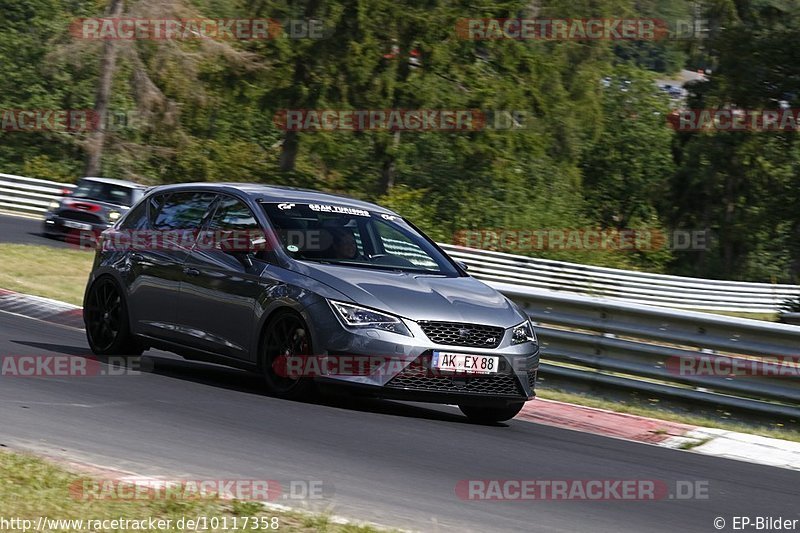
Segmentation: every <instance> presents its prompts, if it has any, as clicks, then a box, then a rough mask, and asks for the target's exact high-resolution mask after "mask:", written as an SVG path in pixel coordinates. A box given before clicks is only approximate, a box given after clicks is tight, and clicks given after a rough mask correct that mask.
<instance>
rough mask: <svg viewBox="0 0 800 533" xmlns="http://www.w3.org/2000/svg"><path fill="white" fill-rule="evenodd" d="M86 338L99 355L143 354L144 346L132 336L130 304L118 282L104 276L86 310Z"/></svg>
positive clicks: (88, 298)
mask: <svg viewBox="0 0 800 533" xmlns="http://www.w3.org/2000/svg"><path fill="white" fill-rule="evenodd" d="M83 322H84V324H85V326H86V339H87V340H88V341H89V348H91V350H92V352H93V353H94V354H96V355H130V356H138V355H142V352H143V351H144V349H143V346H142V344H141V343H140V342H139V341H137V340H136V338H135V337H134V336H133V334H132V333H131V329H130V321H129V319H128V305H127V302H126V301H125V296H124V294H123V292H122V289H121V288H120V287H119V285H118V284H117V282H116V281H114V280H113V278H111V277H109V276H104V277H101V278H99V279H98V280H97V281H95V282H94V283H93V284H92V286H91V288H90V289H89V292H88V294H87V295H86V302H85V306H84V309H83Z"/></svg>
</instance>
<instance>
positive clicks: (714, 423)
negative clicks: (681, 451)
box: [536, 387, 800, 442]
mask: <svg viewBox="0 0 800 533" xmlns="http://www.w3.org/2000/svg"><path fill="white" fill-rule="evenodd" d="M536 395H537V396H538V397H539V398H542V399H545V400H555V401H559V402H566V403H574V404H577V405H584V406H586V407H596V408H598V409H607V410H609V411H616V412H618V413H628V414H632V415H639V416H647V417H650V418H657V419H660V420H669V421H671V422H680V423H682V424H689V425H692V426H702V427H709V428H719V429H724V430H728V431H738V432H740V433H750V434H752V435H761V436H762V437H771V438H774V439H783V440H791V441H794V442H800V431H796V430H794V429H788V428H786V427H784V426H782V425H780V424H775V425H772V426H755V425H750V424H744V423H739V422H733V421H730V420H725V419H724V418H716V417H712V416H702V415H692V414H686V413H675V412H672V411H669V410H665V409H663V408H659V407H657V406H651V405H648V404H645V403H642V402H631V403H623V402H620V401H619V400H607V399H604V398H600V397H597V396H588V395H585V394H579V393H575V392H566V391H563V390H558V389H547V388H543V387H539V388H538V389H537V390H536Z"/></svg>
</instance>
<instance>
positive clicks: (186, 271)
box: [183, 267, 200, 276]
mask: <svg viewBox="0 0 800 533" xmlns="http://www.w3.org/2000/svg"><path fill="white" fill-rule="evenodd" d="M183 273H184V274H186V275H187V276H199V275H200V271H199V270H197V269H196V268H190V267H187V268H184V269H183Z"/></svg>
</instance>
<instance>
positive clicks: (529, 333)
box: [511, 319, 536, 344]
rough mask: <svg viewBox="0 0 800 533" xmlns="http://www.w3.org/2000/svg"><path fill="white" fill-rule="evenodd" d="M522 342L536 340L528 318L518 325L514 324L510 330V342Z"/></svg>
mask: <svg viewBox="0 0 800 533" xmlns="http://www.w3.org/2000/svg"><path fill="white" fill-rule="evenodd" d="M524 342H536V333H534V331H533V324H531V321H530V319H528V320H526V321H525V322H523V323H522V324H520V325H519V326H514V328H513V331H512V332H511V344H522V343H524Z"/></svg>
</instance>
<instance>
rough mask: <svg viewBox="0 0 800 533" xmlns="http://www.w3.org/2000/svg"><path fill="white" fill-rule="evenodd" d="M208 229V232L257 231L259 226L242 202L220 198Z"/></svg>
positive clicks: (225, 197)
mask: <svg viewBox="0 0 800 533" xmlns="http://www.w3.org/2000/svg"><path fill="white" fill-rule="evenodd" d="M208 229H209V231H254V230H257V229H259V226H258V222H257V221H256V219H255V217H254V216H253V212H252V211H251V210H250V208H249V207H247V205H246V204H245V203H244V202H242V201H241V200H239V199H238V198H234V197H232V196H220V199H219V203H217V209H216V211H215V212H214V216H213V217H212V218H211V221H210V222H209V224H208Z"/></svg>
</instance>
